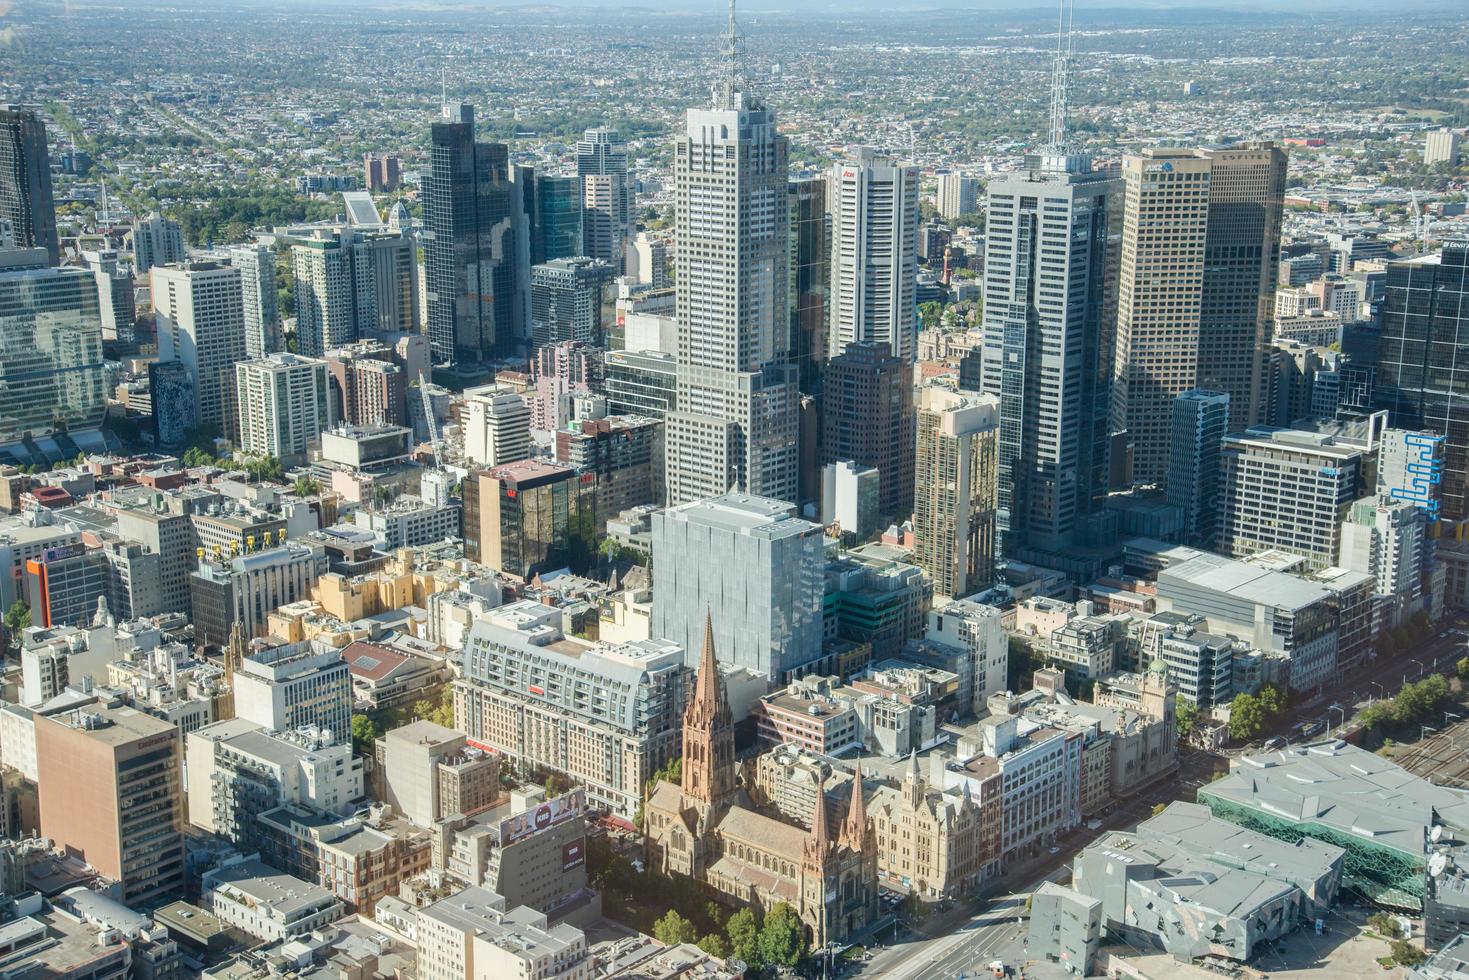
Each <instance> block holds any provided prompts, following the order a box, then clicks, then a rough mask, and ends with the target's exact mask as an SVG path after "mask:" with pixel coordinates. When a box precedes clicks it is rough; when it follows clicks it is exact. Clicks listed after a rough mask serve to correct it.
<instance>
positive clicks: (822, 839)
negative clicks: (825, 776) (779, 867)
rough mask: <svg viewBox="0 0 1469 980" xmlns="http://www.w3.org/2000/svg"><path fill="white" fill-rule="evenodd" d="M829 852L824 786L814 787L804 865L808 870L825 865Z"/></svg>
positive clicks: (829, 840)
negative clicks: (813, 803)
mask: <svg viewBox="0 0 1469 980" xmlns="http://www.w3.org/2000/svg"><path fill="white" fill-rule="evenodd" d="M830 850H831V835H830V834H828V833H827V830H826V785H825V784H822V785H820V786H817V787H816V813H815V814H814V815H813V816H812V818H811V836H810V837H807V838H806V853H805V855H804V860H805V864H806V866H807V867H809V868H822V867H825V865H826V855H827V852H828V851H830Z"/></svg>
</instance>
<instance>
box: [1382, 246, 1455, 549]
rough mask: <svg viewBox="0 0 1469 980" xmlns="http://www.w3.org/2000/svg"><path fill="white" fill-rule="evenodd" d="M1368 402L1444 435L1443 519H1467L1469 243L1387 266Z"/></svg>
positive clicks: (1411, 425) (1406, 425) (1397, 420)
mask: <svg viewBox="0 0 1469 980" xmlns="http://www.w3.org/2000/svg"><path fill="white" fill-rule="evenodd" d="M1373 400H1374V402H1375V404H1376V406H1377V407H1378V408H1385V409H1387V410H1388V412H1389V413H1390V415H1389V419H1390V421H1391V423H1392V424H1393V425H1394V426H1396V427H1398V428H1403V429H1417V430H1420V431H1427V432H1431V433H1434V434H1436V435H1440V436H1443V437H1444V445H1443V485H1442V486H1441V487H1440V497H1441V500H1442V516H1443V517H1444V518H1445V519H1447V520H1452V521H1461V520H1464V519H1465V518H1469V242H1448V243H1446V244H1445V245H1444V247H1443V249H1442V251H1440V252H1439V253H1438V254H1437V255H1431V256H1427V257H1425V258H1422V259H1415V260H1412V261H1408V262H1393V263H1391V264H1390V265H1389V266H1388V270H1387V285H1386V295H1385V296H1384V298H1383V303H1382V333H1381V336H1380V337H1379V339H1378V343H1377V384H1376V390H1375V392H1374V398H1373Z"/></svg>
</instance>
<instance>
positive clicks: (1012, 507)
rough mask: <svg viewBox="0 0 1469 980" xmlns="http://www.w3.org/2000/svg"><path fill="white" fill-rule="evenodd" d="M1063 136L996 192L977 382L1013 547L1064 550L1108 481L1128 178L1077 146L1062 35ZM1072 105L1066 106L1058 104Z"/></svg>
mask: <svg viewBox="0 0 1469 980" xmlns="http://www.w3.org/2000/svg"><path fill="white" fill-rule="evenodd" d="M1058 45H1059V46H1058V50H1057V64H1056V83H1055V84H1056V91H1057V92H1058V93H1059V95H1058V96H1056V98H1054V99H1053V105H1052V120H1051V132H1050V138H1049V144H1048V145H1047V146H1046V147H1045V148H1043V149H1042V150H1041V152H1039V153H1037V154H1032V155H1029V156H1027V157H1026V161H1025V167H1024V169H1022V170H1020V171H1017V172H1016V173H1013V174H1007V175H1005V176H1003V177H996V178H995V179H993V180H991V181H990V183H989V187H988V192H987V208H986V211H987V226H986V246H985V270H984V315H983V321H982V322H983V329H984V344H983V347H982V348H981V349H980V350H979V351H977V352H976V353H974V354H971V355H970V357H969V358H968V359H967V360H968V361H969V363H968V364H966V367H968V368H969V371H967V372H965V373H966V374H967V375H968V377H966V378H965V383H966V384H971V385H972V384H973V381H972V375H973V367H974V364H973V361H974V360H975V359H977V360H978V367H979V375H980V378H979V388H980V390H982V391H985V392H988V393H989V394H991V395H994V396H996V397H998V398H999V400H1000V433H999V440H1000V444H999V466H1000V471H999V494H1000V497H999V528H1000V531H1001V538H1002V540H1001V544H1002V547H1003V548H1004V550H1005V551H1006V553H1007V554H1009V553H1014V552H1015V551H1017V550H1019V549H1023V548H1026V547H1032V548H1037V549H1043V550H1058V549H1064V548H1067V547H1069V546H1070V545H1072V544H1073V543H1075V542H1076V539H1077V538H1078V537H1079V536H1080V535H1081V534H1082V533H1083V532H1084V531H1085V530H1086V522H1087V520H1088V518H1089V516H1090V515H1091V514H1093V513H1094V512H1095V511H1096V510H1097V509H1098V508H1099V507H1100V506H1101V501H1102V499H1103V498H1104V497H1105V496H1106V493H1107V487H1108V467H1107V464H1108V455H1107V450H1108V435H1109V428H1108V426H1109V415H1110V406H1109V396H1110V376H1111V372H1112V365H1111V348H1110V343H1111V336H1110V328H1109V324H1110V323H1111V319H1112V316H1113V312H1114V310H1115V302H1116V267H1115V262H1116V256H1117V246H1118V243H1119V239H1120V233H1121V204H1122V201H1121V190H1122V187H1121V183H1120V182H1119V181H1117V180H1114V179H1110V178H1108V177H1107V176H1105V175H1103V174H1100V173H1096V172H1094V171H1093V170H1092V166H1091V158H1090V157H1089V156H1087V155H1086V154H1084V153H1080V152H1077V151H1075V150H1074V149H1073V148H1072V147H1070V146H1068V144H1067V140H1066V134H1065V113H1066V105H1065V74H1066V69H1067V60H1068V59H1069V56H1070V37H1069V32H1066V33H1063V34H1061V35H1059V41H1058ZM1057 99H1059V101H1057Z"/></svg>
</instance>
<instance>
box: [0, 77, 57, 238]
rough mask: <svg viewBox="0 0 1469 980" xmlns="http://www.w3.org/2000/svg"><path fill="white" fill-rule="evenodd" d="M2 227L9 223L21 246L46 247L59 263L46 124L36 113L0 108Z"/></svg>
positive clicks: (17, 107)
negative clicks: (3, 224)
mask: <svg viewBox="0 0 1469 980" xmlns="http://www.w3.org/2000/svg"><path fill="white" fill-rule="evenodd" d="M0 223H9V225H10V228H11V233H12V234H13V235H14V236H15V245H16V247H18V248H44V249H45V250H46V256H47V258H48V260H49V261H50V263H51V265H58V264H60V262H61V241H60V239H59V238H57V236H56V204H55V202H54V201H53V200H52V197H51V157H50V155H49V154H48V153H47V151H46V124H45V123H44V122H42V121H41V117H40V116H38V115H37V114H36V112H35V110H33V109H23V108H21V107H20V106H15V105H12V106H0Z"/></svg>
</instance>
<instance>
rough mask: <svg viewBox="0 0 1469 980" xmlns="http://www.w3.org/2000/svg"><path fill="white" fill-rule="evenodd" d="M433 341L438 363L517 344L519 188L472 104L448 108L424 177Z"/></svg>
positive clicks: (433, 135) (476, 357)
mask: <svg viewBox="0 0 1469 980" xmlns="http://www.w3.org/2000/svg"><path fill="white" fill-rule="evenodd" d="M423 199H424V234H423V239H422V240H423V246H424V264H425V280H426V285H427V296H426V299H427V303H426V305H427V308H428V339H429V344H430V345H431V346H432V348H433V356H434V360H435V361H436V362H439V363H453V362H459V361H470V362H472V361H481V360H484V359H485V358H488V357H492V356H494V355H495V354H496V353H499V352H501V351H504V350H506V349H508V348H510V347H511V346H513V345H514V343H515V342H516V333H517V331H516V320H515V312H516V309H517V307H518V305H519V304H518V302H517V290H518V289H519V285H518V277H517V275H516V265H517V256H518V255H519V251H518V249H517V248H516V243H515V235H516V229H515V227H514V216H513V213H514V205H515V189H514V187H513V186H512V184H511V181H510V158H509V151H508V149H507V148H506V146H505V144H503V143H477V142H475V139H474V107H473V106H470V105H460V106H457V107H455V106H445V107H444V111H443V119H442V120H441V121H439V122H436V123H434V124H433V125H432V126H431V127H430V148H429V168H428V173H427V174H425V175H424V178H423Z"/></svg>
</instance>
